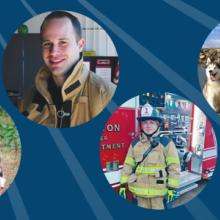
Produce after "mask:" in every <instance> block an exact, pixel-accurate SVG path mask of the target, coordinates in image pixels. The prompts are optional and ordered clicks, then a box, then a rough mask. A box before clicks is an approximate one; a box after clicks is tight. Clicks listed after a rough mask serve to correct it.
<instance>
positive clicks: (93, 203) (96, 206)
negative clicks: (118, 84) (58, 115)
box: [21, 0, 117, 220]
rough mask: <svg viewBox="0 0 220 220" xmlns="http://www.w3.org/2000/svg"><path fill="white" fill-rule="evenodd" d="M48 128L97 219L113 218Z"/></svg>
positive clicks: (60, 138) (56, 133)
mask: <svg viewBox="0 0 220 220" xmlns="http://www.w3.org/2000/svg"><path fill="white" fill-rule="evenodd" d="M21 2H22V3H23V4H24V6H25V8H26V9H27V10H28V11H29V12H30V14H32V15H36V12H35V11H34V10H33V9H32V8H31V6H30V5H29V4H28V3H27V2H26V1H25V0H21ZM115 106H116V107H117V105H116V103H115V102H114V101H111V103H109V105H108V107H107V108H108V110H109V111H110V112H112V111H113V110H114V109H115V108H116V107H115ZM48 130H49V132H50V134H51V136H52V137H53V139H54V141H55V143H56V144H57V147H58V149H59V150H60V152H61V154H62V155H63V158H64V160H65V161H66V163H67V165H68V166H69V169H70V170H71V173H72V175H73V176H74V177H75V179H76V181H77V183H78V185H79V187H80V189H81V190H82V193H83V194H84V196H85V198H86V200H87V202H88V203H89V205H90V207H91V209H92V210H93V212H94V214H95V216H96V217H97V219H100V220H102V219H106V220H112V219H113V218H112V216H111V214H110V213H109V211H108V209H107V208H106V207H105V205H104V203H103V202H102V200H101V198H100V197H99V195H98V193H97V192H96V191H95V188H94V186H93V185H92V183H91V182H90V180H89V178H88V176H87V175H86V173H85V171H84V170H83V168H82V167H81V166H80V163H79V161H78V160H77V158H76V157H75V155H74V153H73V152H72V151H71V148H70V147H69V145H68V144H67V142H66V141H65V139H64V137H63V136H62V134H61V133H60V132H59V131H58V130H55V129H53V130H51V129H48ZM60 146H62V147H60ZM76 171H77V172H76Z"/></svg>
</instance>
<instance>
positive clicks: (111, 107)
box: [107, 100, 118, 113]
mask: <svg viewBox="0 0 220 220" xmlns="http://www.w3.org/2000/svg"><path fill="white" fill-rule="evenodd" d="M117 108H118V106H117V104H116V103H115V101H114V100H111V102H110V103H109V104H108V105H107V109H108V111H109V112H110V113H113V112H114V111H115V110H116V109H117Z"/></svg>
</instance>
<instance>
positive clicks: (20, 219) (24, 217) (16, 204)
mask: <svg viewBox="0 0 220 220" xmlns="http://www.w3.org/2000/svg"><path fill="white" fill-rule="evenodd" d="M0 44H1V46H2V48H3V49H5V48H6V45H7V44H6V41H5V39H4V38H3V36H2V34H1V33H0ZM7 193H8V195H9V199H10V201H11V204H12V208H13V210H14V213H15V216H16V219H17V220H29V217H28V213H27V211H26V208H25V205H24V202H23V200H22V198H21V194H20V192H19V190H18V188H17V185H16V183H15V181H14V182H13V184H12V185H11V186H10V188H9V189H8V191H7Z"/></svg>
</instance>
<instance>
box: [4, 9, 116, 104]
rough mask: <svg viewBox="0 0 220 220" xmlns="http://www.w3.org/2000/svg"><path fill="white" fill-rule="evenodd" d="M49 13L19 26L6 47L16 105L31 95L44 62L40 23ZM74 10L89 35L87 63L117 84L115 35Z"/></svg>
mask: <svg viewBox="0 0 220 220" xmlns="http://www.w3.org/2000/svg"><path fill="white" fill-rule="evenodd" d="M49 13H50V12H47V13H43V14H40V15H38V16H35V17H33V18H32V19H30V20H28V21H27V22H25V23H24V24H23V25H22V26H21V27H19V28H18V30H16V32H15V33H14V35H13V37H12V38H11V40H10V42H9V43H8V45H7V48H6V50H5V53H4V61H3V81H4V85H5V88H6V91H7V94H8V96H9V97H10V98H11V100H12V102H13V104H14V105H16V106H18V105H20V101H21V100H22V99H23V98H24V97H26V96H29V95H31V92H32V90H33V88H34V82H35V75H36V73H37V72H38V70H39V69H40V68H41V67H42V66H43V65H44V64H43V60H42V58H41V39H40V25H41V24H42V22H43V20H44V18H45V17H46V16H47V15H48V14H49ZM72 14H73V15H75V16H77V18H78V19H79V21H80V23H81V27H82V37H83V38H84V39H85V46H84V49H83V60H84V64H85V65H86V66H87V68H88V69H89V70H91V71H93V72H94V73H96V74H97V75H99V76H100V77H102V78H104V79H105V80H107V81H111V82H113V83H114V84H116V85H117V84H118V80H119V61H118V55H117V51H116V49H115V46H114V44H113V42H112V40H111V38H110V37H109V35H108V34H107V33H106V31H105V30H104V29H103V28H102V27H101V26H99V25H98V24H97V23H96V22H94V21H93V20H91V19H89V18H88V17H86V16H83V15H81V14H77V13H72ZM12 63H13V65H11V64H12ZM12 78H13V80H11V79H12Z"/></svg>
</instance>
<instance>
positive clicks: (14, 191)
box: [7, 181, 30, 220]
mask: <svg viewBox="0 0 220 220" xmlns="http://www.w3.org/2000/svg"><path fill="white" fill-rule="evenodd" d="M7 193H8V196H9V199H10V201H11V205H12V208H13V210H14V213H15V216H16V219H17V220H29V219H30V218H29V216H28V213H27V211H26V208H25V206H24V202H23V200H22V198H21V195H20V193H19V190H18V188H17V185H16V183H15V181H14V182H13V184H12V185H11V186H10V188H9V189H8V191H7Z"/></svg>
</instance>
